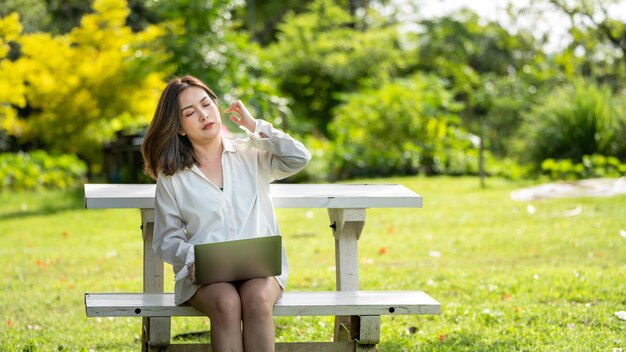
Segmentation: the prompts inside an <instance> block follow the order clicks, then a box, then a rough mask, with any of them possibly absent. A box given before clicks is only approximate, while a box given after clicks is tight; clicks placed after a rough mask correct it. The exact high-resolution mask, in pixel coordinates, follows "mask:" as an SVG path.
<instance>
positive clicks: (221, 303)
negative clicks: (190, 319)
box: [209, 290, 241, 319]
mask: <svg viewBox="0 0 626 352" xmlns="http://www.w3.org/2000/svg"><path fill="white" fill-rule="evenodd" d="M209 317H210V318H211V319H228V318H236V319H241V299H240V298H239V293H237V291H236V290H229V291H226V292H223V293H222V294H218V295H216V296H214V297H213V301H212V302H211V305H210V311H209Z"/></svg>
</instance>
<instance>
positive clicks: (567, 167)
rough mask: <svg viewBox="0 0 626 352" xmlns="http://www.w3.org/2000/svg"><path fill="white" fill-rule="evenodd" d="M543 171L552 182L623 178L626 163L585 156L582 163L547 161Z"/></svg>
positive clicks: (598, 156) (595, 156)
mask: <svg viewBox="0 0 626 352" xmlns="http://www.w3.org/2000/svg"><path fill="white" fill-rule="evenodd" d="M541 171H542V173H543V174H544V175H547V176H548V177H549V178H550V179H552V180H575V179H583V178H594V177H621V176H624V175H626V163H622V162H620V160H619V159H618V158H616V157H613V156H609V157H607V156H604V155H600V154H594V155H584V156H583V160H582V162H578V163H574V162H573V161H572V160H570V159H562V160H555V159H552V158H550V159H546V160H544V161H543V162H542V163H541Z"/></svg>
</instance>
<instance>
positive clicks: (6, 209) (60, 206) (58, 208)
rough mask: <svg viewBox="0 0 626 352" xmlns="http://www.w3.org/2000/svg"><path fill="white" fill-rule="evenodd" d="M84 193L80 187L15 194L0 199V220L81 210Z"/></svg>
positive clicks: (83, 202)
mask: <svg viewBox="0 0 626 352" xmlns="http://www.w3.org/2000/svg"><path fill="white" fill-rule="evenodd" d="M84 199H85V192H84V190H83V188H82V187H80V188H75V189H72V190H67V191H43V192H37V193H35V192H32V193H15V194H11V195H8V196H7V195H5V196H3V197H2V198H0V202H2V203H3V204H0V220H9V219H19V218H28V217H31V216H42V215H52V214H56V213H59V212H63V211H68V210H77V209H83V208H84V204H85V201H84Z"/></svg>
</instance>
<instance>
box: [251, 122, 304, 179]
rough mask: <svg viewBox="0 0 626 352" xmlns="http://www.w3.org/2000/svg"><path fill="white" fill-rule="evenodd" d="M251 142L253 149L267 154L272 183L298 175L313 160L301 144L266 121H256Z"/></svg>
mask: <svg viewBox="0 0 626 352" xmlns="http://www.w3.org/2000/svg"><path fill="white" fill-rule="evenodd" d="M250 142H251V145H252V146H253V147H255V148H257V149H259V150H262V151H265V152H267V153H265V158H267V161H268V162H269V164H270V170H269V171H270V181H273V180H280V179H283V178H286V177H289V176H291V175H293V174H295V173H297V172H298V171H300V170H302V169H304V167H305V166H306V165H307V164H308V163H309V161H310V160H311V153H310V152H309V151H308V150H307V149H306V147H305V146H304V145H303V144H302V143H301V142H299V141H297V140H295V139H294V138H292V137H291V136H290V135H288V134H286V133H285V132H283V131H281V130H278V129H276V128H274V127H273V126H272V124H270V123H269V122H267V121H264V120H260V119H257V120H256V126H255V131H254V133H251V134H250Z"/></svg>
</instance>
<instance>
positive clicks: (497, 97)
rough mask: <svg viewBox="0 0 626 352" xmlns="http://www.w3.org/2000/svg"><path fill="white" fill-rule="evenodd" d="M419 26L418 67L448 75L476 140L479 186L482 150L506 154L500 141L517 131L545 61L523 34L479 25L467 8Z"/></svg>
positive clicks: (542, 77) (541, 77)
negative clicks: (478, 152) (463, 107)
mask: <svg viewBox="0 0 626 352" xmlns="http://www.w3.org/2000/svg"><path fill="white" fill-rule="evenodd" d="M421 24H422V26H423V32H422V33H420V34H419V35H418V41H419V43H420V45H419V47H418V49H417V53H416V55H417V57H419V65H418V68H419V69H421V70H425V71H427V72H433V73H436V74H438V75H440V76H442V77H444V78H446V79H448V80H449V82H450V86H451V87H452V88H453V89H454V90H455V92H456V97H457V100H459V101H460V102H463V103H464V106H465V109H464V110H463V111H462V112H461V116H462V117H463V120H464V122H465V126H466V128H467V129H468V130H469V131H470V132H472V133H474V134H475V135H477V136H478V137H479V141H480V142H479V143H480V146H479V149H480V158H479V170H480V171H479V172H480V175H481V184H483V183H484V180H483V179H484V175H485V171H484V164H483V160H484V157H483V152H484V150H485V148H489V150H491V151H492V152H494V153H496V154H497V155H500V156H502V155H506V153H507V152H508V146H507V144H506V141H508V140H510V138H511V137H512V136H513V135H514V134H515V132H516V131H517V129H518V127H519V125H520V122H521V116H522V115H521V113H522V112H523V111H524V110H527V109H528V108H529V107H530V104H531V103H532V101H533V97H534V96H535V94H536V93H537V92H538V91H539V90H540V89H541V87H542V85H543V81H544V80H545V79H546V77H547V76H549V75H546V73H545V72H546V71H549V69H550V66H549V64H548V60H547V58H546V55H545V54H544V53H543V52H542V51H541V50H540V49H539V47H538V45H536V43H535V40H534V39H533V37H532V36H531V35H530V34H529V33H526V32H520V33H518V34H515V35H513V34H511V33H509V32H508V31H507V30H506V29H505V28H503V27H502V26H501V25H499V24H498V23H495V22H487V23H485V24H483V23H482V22H481V20H480V18H479V17H478V16H477V15H476V14H475V13H473V12H471V11H469V10H463V11H461V12H459V13H457V14H453V15H450V16H445V17H442V18H436V19H432V20H425V21H423V22H421ZM510 102H515V104H513V105H507V103H510Z"/></svg>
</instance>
